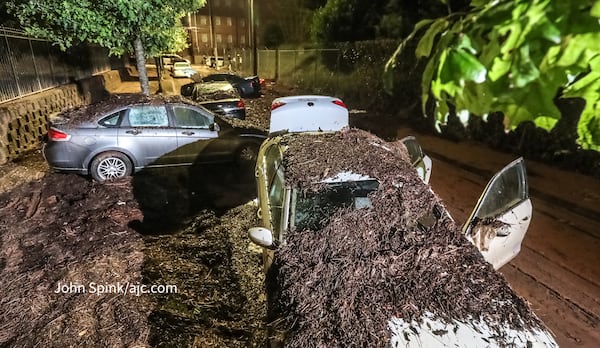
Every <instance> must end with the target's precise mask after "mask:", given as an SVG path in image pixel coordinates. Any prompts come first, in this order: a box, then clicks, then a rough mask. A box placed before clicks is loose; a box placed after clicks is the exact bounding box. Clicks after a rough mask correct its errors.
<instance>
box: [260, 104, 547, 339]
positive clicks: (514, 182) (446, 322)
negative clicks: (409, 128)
mask: <svg viewBox="0 0 600 348" xmlns="http://www.w3.org/2000/svg"><path fill="white" fill-rule="evenodd" d="M270 132H271V136H270V137H269V138H268V139H267V140H266V141H265V142H264V143H263V144H262V146H261V149H260V151H259V155H258V160H257V165H256V176H257V187H258V200H259V212H258V213H259V216H260V217H261V219H262V224H263V226H262V227H256V228H252V229H250V231H249V235H250V238H251V240H252V241H253V242H254V243H256V244H258V245H260V246H262V247H263V248H264V254H263V255H264V264H265V270H266V272H267V284H266V287H267V299H268V306H269V319H270V320H271V325H270V326H271V328H272V335H273V336H272V339H271V343H275V344H282V345H285V346H289V347H349V346H359V347H386V346H391V347H433V346H438V347H447V346H454V347H503V346H516V347H521V346H522V347H555V346H556V342H555V341H554V339H553V337H552V335H551V334H550V333H549V332H548V331H547V329H546V328H545V326H544V325H543V323H542V322H541V321H540V320H539V319H538V318H537V317H536V316H535V314H534V313H533V312H531V310H530V308H529V307H528V306H527V304H526V303H525V301H524V300H523V299H521V298H519V297H518V296H517V295H516V294H515V293H514V292H513V291H512V289H511V288H510V286H509V285H508V284H507V283H506V281H505V280H504V278H503V277H502V276H501V275H500V274H499V273H497V272H496V271H495V270H494V268H496V269H497V268H499V267H501V266H502V265H504V264H506V263H507V262H509V261H510V260H511V259H512V258H514V257H515V256H516V255H517V254H518V252H519V250H520V245H521V241H522V240H523V237H524V236H525V233H526V231H527V227H528V225H529V221H530V218H531V203H530V200H529V196H528V189H527V176H526V173H525V166H524V163H523V160H522V159H518V160H515V161H514V162H512V163H510V164H509V165H507V166H506V167H505V168H504V169H503V170H502V171H500V172H499V173H498V174H496V175H495V176H494V177H493V178H492V180H491V181H490V183H489V184H488V186H487V187H486V189H485V190H484V193H483V194H482V196H481V198H480V200H479V202H478V203H477V205H476V208H475V210H474V211H473V213H472V215H471V217H470V219H469V221H467V222H466V223H465V224H464V226H463V228H462V229H461V228H460V227H458V226H457V225H456V223H455V221H454V220H453V219H452V218H451V217H450V215H449V214H448V212H447V210H446V208H445V207H444V205H443V204H442V202H441V200H440V199H439V198H438V197H437V196H436V195H435V193H433V192H432V190H431V189H430V187H429V185H428V184H427V182H428V180H429V175H430V173H431V161H430V160H429V158H428V157H427V156H425V155H424V154H423V152H422V150H421V148H420V146H419V144H418V143H417V141H416V140H415V138H413V137H409V138H406V139H403V140H401V141H397V142H391V143H390V142H385V141H383V140H381V139H379V138H377V137H375V136H373V135H372V134H370V133H367V132H365V131H361V130H356V129H349V128H348V111H347V108H346V106H345V104H344V103H343V102H342V101H341V100H339V99H337V98H331V97H325V96H296V97H286V98H279V99H276V100H275V101H274V102H273V106H272V114H271V129H270Z"/></svg>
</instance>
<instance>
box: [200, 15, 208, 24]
mask: <svg viewBox="0 0 600 348" xmlns="http://www.w3.org/2000/svg"><path fill="white" fill-rule="evenodd" d="M206 23H208V17H206V16H200V24H202V25H206Z"/></svg>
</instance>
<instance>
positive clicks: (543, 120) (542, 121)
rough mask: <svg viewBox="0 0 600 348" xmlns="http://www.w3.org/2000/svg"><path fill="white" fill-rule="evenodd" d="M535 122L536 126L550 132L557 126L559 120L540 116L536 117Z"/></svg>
mask: <svg viewBox="0 0 600 348" xmlns="http://www.w3.org/2000/svg"><path fill="white" fill-rule="evenodd" d="M533 122H534V123H535V125H536V126H538V127H540V128H542V129H545V130H547V131H549V130H551V129H552V128H554V126H556V122H558V119H556V118H553V117H546V116H540V117H536V118H535V119H534V120H533Z"/></svg>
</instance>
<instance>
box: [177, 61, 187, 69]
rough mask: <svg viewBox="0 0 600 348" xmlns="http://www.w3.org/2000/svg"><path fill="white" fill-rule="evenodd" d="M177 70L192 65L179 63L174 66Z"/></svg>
mask: <svg viewBox="0 0 600 348" xmlns="http://www.w3.org/2000/svg"><path fill="white" fill-rule="evenodd" d="M174 66H175V67H176V68H189V67H190V65H189V64H188V63H187V62H177V63H175V64H174Z"/></svg>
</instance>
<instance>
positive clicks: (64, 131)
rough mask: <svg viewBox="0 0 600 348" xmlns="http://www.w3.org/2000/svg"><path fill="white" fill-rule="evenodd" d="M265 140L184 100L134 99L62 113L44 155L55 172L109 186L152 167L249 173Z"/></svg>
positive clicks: (126, 97)
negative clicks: (228, 165) (226, 167)
mask: <svg viewBox="0 0 600 348" xmlns="http://www.w3.org/2000/svg"><path fill="white" fill-rule="evenodd" d="M265 135H266V134H265V132H264V131H261V130H258V129H251V128H247V129H246V128H244V129H242V128H239V127H234V126H233V125H232V124H231V123H229V122H227V121H226V120H224V119H221V118H220V117H219V116H217V115H214V114H213V113H211V112H210V111H209V110H207V109H205V108H204V107H202V106H201V105H199V104H197V103H194V102H192V101H189V100H186V99H184V98H181V97H179V96H171V97H164V96H151V97H146V96H143V95H140V94H128V95H117V96H114V97H112V98H111V99H109V100H106V101H103V102H100V103H96V104H92V105H89V106H85V107H81V108H78V109H74V110H70V111H67V112H64V113H62V114H61V115H60V116H59V117H58V118H56V119H54V120H52V121H51V127H50V129H49V131H48V141H47V142H46V144H45V145H44V150H43V153H44V157H45V158H46V161H47V162H48V164H49V165H50V167H51V168H52V169H55V170H59V171H67V172H75V173H79V174H83V175H87V174H91V176H92V177H93V178H94V179H96V180H98V181H104V180H107V179H113V178H118V177H123V176H127V175H131V174H133V173H134V172H136V171H139V170H141V169H143V168H151V167H166V166H191V165H196V164H202V163H218V162H234V163H235V164H239V165H243V166H244V167H248V165H252V163H249V162H253V161H255V159H256V153H257V149H258V147H259V145H260V144H261V143H262V141H263V140H264V139H265Z"/></svg>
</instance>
